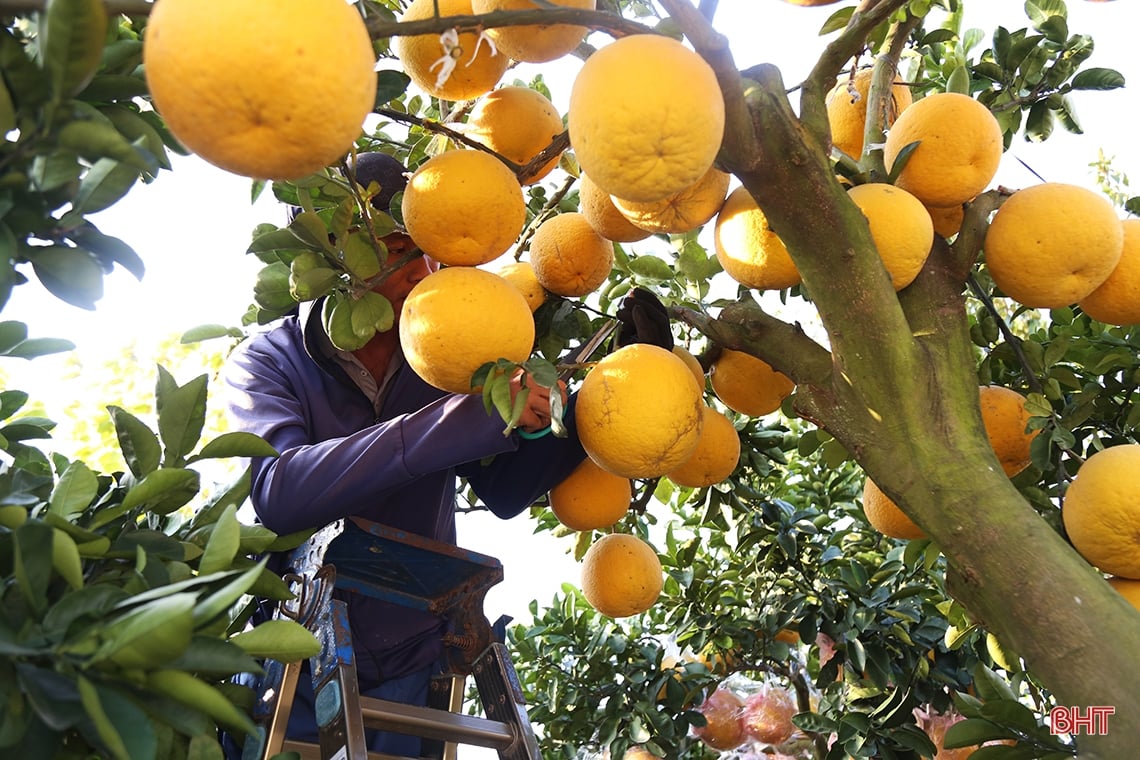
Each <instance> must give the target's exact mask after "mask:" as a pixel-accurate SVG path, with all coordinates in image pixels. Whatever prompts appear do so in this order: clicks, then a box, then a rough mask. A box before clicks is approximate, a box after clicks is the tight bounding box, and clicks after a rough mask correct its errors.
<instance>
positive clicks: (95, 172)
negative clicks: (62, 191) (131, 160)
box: [73, 158, 139, 214]
mask: <svg viewBox="0 0 1140 760" xmlns="http://www.w3.org/2000/svg"><path fill="white" fill-rule="evenodd" d="M138 178H139V170H138V169H136V168H134V167H132V166H130V165H129V164H125V163H122V162H120V161H116V160H115V159H112V158H101V159H99V160H98V161H96V162H95V165H94V166H92V167H91V168H90V169H89V170H88V171H87V173H86V174H84V175H83V179H82V180H80V182H79V190H78V191H76V193H75V201H74V204H73V205H74V206H75V209H74V210H75V212H76V213H80V214H93V213H95V212H96V211H103V210H104V209H108V208H110V207H111V206H113V205H115V204H116V203H118V202H119V201H120V200H122V198H123V196H125V195H126V194H127V192H128V191H129V190H130V189H131V188H132V187H134V184H135V181H136V180H138Z"/></svg>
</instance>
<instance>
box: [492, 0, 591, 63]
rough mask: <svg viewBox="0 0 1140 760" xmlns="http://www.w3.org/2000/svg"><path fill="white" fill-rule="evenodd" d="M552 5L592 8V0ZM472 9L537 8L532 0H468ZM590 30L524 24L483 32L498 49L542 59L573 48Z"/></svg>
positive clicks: (560, 1)
mask: <svg viewBox="0 0 1140 760" xmlns="http://www.w3.org/2000/svg"><path fill="white" fill-rule="evenodd" d="M551 2H552V3H553V4H554V5H564V6H566V7H568V8H585V9H589V10H593V9H594V5H595V0H551ZM471 8H472V9H473V10H474V11H475V12H476V13H480V14H481V13H490V12H492V11H524V10H537V9H539V8H541V6H540V5H538V4H537V3H536V2H534V0H471ZM588 31H590V30H589V29H588V28H587V27H584V26H575V25H574V24H527V25H525V26H522V25H520V26H500V27H496V28H494V29H488V30H487V34H489V35H490V36H491V39H493V40H494V41H495V44H496V45H498V47H499V51H500V52H502V53H505V54H506V55H508V56H510V57H511V58H514V59H515V60H516V61H525V62H526V63H546V62H547V61H553V60H554V59H556V58H561V57H562V56H564V55H566V54H567V53H569V52H571V51H572V50H574V48H576V47H578V45H579V44H581V42H582V40H583V39H585V38H586V33H587V32H588Z"/></svg>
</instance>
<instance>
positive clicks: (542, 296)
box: [495, 261, 546, 312]
mask: <svg viewBox="0 0 1140 760" xmlns="http://www.w3.org/2000/svg"><path fill="white" fill-rule="evenodd" d="M495 274H497V275H499V276H500V277H502V278H503V279H504V280H506V281H507V282H509V283H510V284H511V285H514V286H515V288H516V289H517V290H518V291H519V292H520V293H522V295H523V298H525V299H526V304H527V306H529V307H530V310H531V311H532V312H533V311H534V310H535V309H537V308H538V307H539V306H542V304H543V303H545V302H546V290H545V289H544V288H543V287H542V284H541V283H540V282H539V281H538V278H537V277H535V275H534V267H532V266H531V265H530V262H529V261H512V262H511V263H509V264H504V265H503V266H501V267H499V269H498V270H497V271H496V272H495Z"/></svg>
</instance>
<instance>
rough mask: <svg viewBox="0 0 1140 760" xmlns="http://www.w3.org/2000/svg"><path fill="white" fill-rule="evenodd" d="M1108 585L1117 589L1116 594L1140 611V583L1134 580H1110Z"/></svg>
mask: <svg viewBox="0 0 1140 760" xmlns="http://www.w3.org/2000/svg"><path fill="white" fill-rule="evenodd" d="M1108 585H1110V586H1112V587H1113V588H1114V589H1116V593H1118V594H1120V595H1121V596H1123V597H1124V598H1125V599H1127V600H1128V603H1129V604H1131V605H1132V606H1133V607H1135V608H1136V609H1138V610H1140V581H1138V580H1133V579H1132V578H1109V579H1108Z"/></svg>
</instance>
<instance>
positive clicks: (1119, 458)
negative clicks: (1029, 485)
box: [1061, 443, 1140, 579]
mask: <svg viewBox="0 0 1140 760" xmlns="http://www.w3.org/2000/svg"><path fill="white" fill-rule="evenodd" d="M1137 472H1140V444H1135V443H1127V444H1121V445H1119V446H1113V447H1111V448H1107V449H1103V450H1101V451H1098V452H1096V453H1095V454H1093V455H1092V456H1090V457H1089V458H1088V459H1086V460H1085V463H1084V464H1083V465H1081V469H1079V470H1077V476H1076V478H1074V479H1073V482H1072V483H1070V484H1069V489H1068V491H1066V493H1065V502H1064V505H1063V506H1062V508H1061V517H1062V519H1063V520H1064V523H1065V532H1066V533H1067V534H1068V536H1069V541H1071V542H1072V544H1073V547H1074V548H1075V549H1076V550H1077V551H1078V552H1079V553H1080V555H1081V556H1082V557H1084V558H1085V559H1086V560H1088V561H1089V563H1090V564H1092V565H1094V566H1096V567H1097V568H1099V569H1100V570H1101V571H1103V572H1105V573H1108V574H1109V575H1117V576H1120V577H1122V578H1132V579H1140V490H1138V487H1137V481H1136V473H1137Z"/></svg>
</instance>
